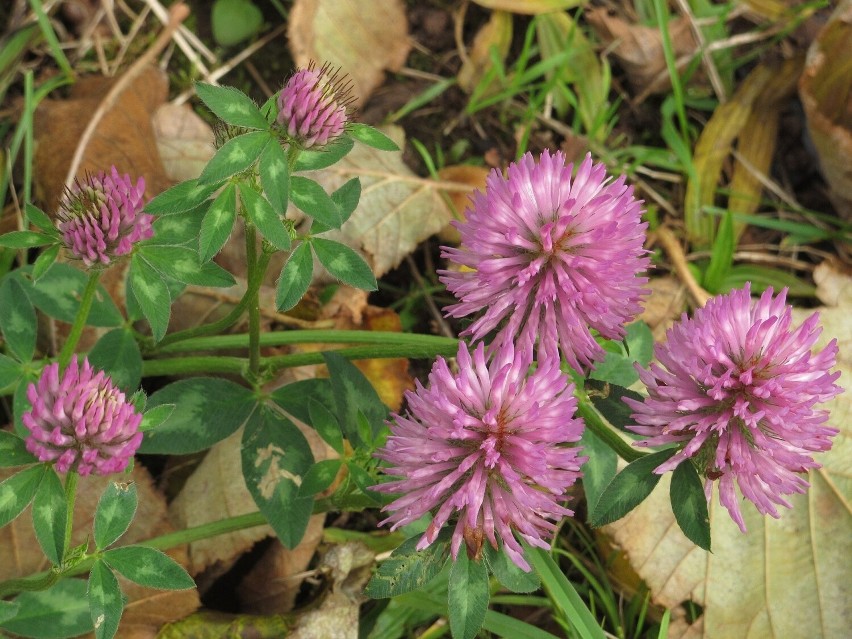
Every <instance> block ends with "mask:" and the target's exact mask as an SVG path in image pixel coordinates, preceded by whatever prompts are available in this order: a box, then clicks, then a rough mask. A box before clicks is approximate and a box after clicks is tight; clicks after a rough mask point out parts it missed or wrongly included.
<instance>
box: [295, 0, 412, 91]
mask: <svg viewBox="0 0 852 639" xmlns="http://www.w3.org/2000/svg"><path fill="white" fill-rule="evenodd" d="M287 36H288V38H289V41H290V51H292V53H293V58H294V59H295V60H296V63H297V64H298V65H299V66H306V65H307V64H308V63H309V62H311V61H314V62H319V63H322V62H330V63H331V64H333V65H334V66H339V67H341V68H342V70H343V71H344V72H345V73H347V74H349V77H350V78H351V79H352V94H353V97H354V98H355V103H356V104H363V103H364V102H366V100H367V98H369V97H370V94H372V92H373V90H374V89H375V88H376V87H377V86H379V85H380V84H381V83H382V81H383V80H384V77H385V69H389V70H391V71H397V70H399V68H400V67H401V66H402V65H403V64H404V63H405V59H406V58H407V57H408V52H409V50H410V49H411V42H410V41H409V39H408V21H407V20H406V17H405V7H404V5H403V3H402V0H370V2H352V1H351V0H296V3H295V4H294V5H293V8H292V9H291V10H290V19H289V24H288V28H287Z"/></svg>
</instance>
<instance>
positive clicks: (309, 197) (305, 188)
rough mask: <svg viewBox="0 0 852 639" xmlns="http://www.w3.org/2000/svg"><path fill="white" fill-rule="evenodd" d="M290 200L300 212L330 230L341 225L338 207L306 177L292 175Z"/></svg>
mask: <svg viewBox="0 0 852 639" xmlns="http://www.w3.org/2000/svg"><path fill="white" fill-rule="evenodd" d="M290 199H291V201H292V202H293V204H295V205H296V208H298V209H299V210H300V211H303V212H304V213H305V214H306V215H309V216H311V217H312V218H314V219H315V220H317V221H319V222H322V223H323V224H325V225H326V226H328V227H329V228H332V229H339V228H340V225H341V224H343V216H342V215H341V212H340V207H339V206H337V204H336V203H335V202H334V200H332V199H331V197H329V195H328V193H326V192H325V190H323V188H322V187H321V186H320V185H319V184H317V183H316V182H314V181H313V180H309V179H308V178H306V177H301V176H299V175H294V176H292V177H291V178H290Z"/></svg>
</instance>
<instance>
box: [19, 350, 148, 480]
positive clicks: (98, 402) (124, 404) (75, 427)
mask: <svg viewBox="0 0 852 639" xmlns="http://www.w3.org/2000/svg"><path fill="white" fill-rule="evenodd" d="M27 399H28V400H29V401H30V404H31V405H32V408H31V409H30V410H28V411H27V412H25V413H24V414H23V416H22V421H23V424H24V426H25V427H26V428H27V429H28V430H29V431H30V434H29V436H28V437H27V438H26V447H27V450H28V451H30V452H31V453H32V454H33V455H35V456H36V457H38V458H39V460H40V461H53V462H55V467H56V470H58V471H59V472H63V473H65V472H68V471H69V470H72V469H74V470H76V471H77V472H78V473H80V474H81V475H89V474H91V473H95V474H96V475H109V474H112V473H117V472H121V471H122V470H124V469H125V468H126V467H127V464H128V463H129V462H130V459H131V458H132V457H133V455H134V453H135V452H136V450H137V449H138V448H139V445H140V444H141V443H142V433H141V432H140V431H139V424H140V423H141V421H142V414H141V413H139V412H137V410H136V408H135V407H134V406H133V404H131V403H130V402H128V401H127V400H126V399H125V397H124V393H122V392H121V391H119V390H118V389H117V388H116V387H115V386H114V385H113V383H112V381H111V380H110V378H109V377H108V376H107V375H106V374H105V373H104V372H103V371H97V372H95V370H94V369H93V368H92V367H91V365H90V364H89V362H88V360H85V359H84V360H83V365H82V366H79V365H78V362H77V357H76V356H74V358H73V359H72V360H71V363H70V364H69V365H68V367H67V368H66V369H65V371H64V372H63V373H62V374H61V375H60V372H59V364H58V363H53V364H50V365H48V366H46V367H45V369H44V371H42V374H41V377H40V378H39V380H38V382H37V383H35V384H30V385H29V387H28V388H27Z"/></svg>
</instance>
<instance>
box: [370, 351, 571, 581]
mask: <svg viewBox="0 0 852 639" xmlns="http://www.w3.org/2000/svg"><path fill="white" fill-rule="evenodd" d="M531 362H532V349H520V350H519V351H517V352H516V351H515V349H514V347H513V346H512V343H511V342H508V341H507V342H506V343H505V344H504V345H503V346H502V347H501V348H500V350H498V351H496V352H494V353H493V357H492V359H491V361H490V363H487V362H486V359H485V349H484V347H483V345H482V344H479V345H478V346H477V348H476V350H475V351H474V353H473V356H472V357H471V354H470V352H469V351H468V347H467V345H466V344H464V343H461V344H460V345H459V350H458V369H459V372H458V373H455V374H454V373H452V372H451V371H450V369H449V367H448V365H447V362H446V360H444V359H443V358H438V360H437V361H436V362H435V365H434V366H433V368H432V372H431V373H430V375H429V387H428V388H424V387H423V385H422V384H420V383H419V382H418V383H417V389H416V392H408V393H407V395H406V397H407V400H408V408H409V411H410V412H409V414H408V415H407V416H405V417H403V416H400V415H396V414H394V415H393V418H394V421H393V422H391V423H390V428H391V435H390V437H389V438H388V441H387V444H386V445H385V447H384V448H383V449H382V450H380V451H378V452H377V453H376V456H377V457H379V458H380V459H383V460H385V461H387V462H388V463H389V464H390V467H389V468H386V469H385V472H386V473H387V474H389V475H393V476H396V477H400V479H399V480H397V481H392V482H389V483H386V484H381V485H380V486H377V487H375V488H374V490H378V491H382V492H386V493H402V496H401V497H399V498H398V499H397V500H395V501H394V502H392V503H391V504H388V505H387V506H385V508H384V510H386V511H391V513H392V514H391V515H390V516H389V517H388V518H387V519H386V520H385V521H383V522H381V523H382V524H386V523H391V524H393V526H392V529H396V528H399V527H400V526H404V525H406V524H410V523H411V522H413V521H416V520H417V519H419V518H420V517H422V516H423V515H425V514H426V513H428V512H432V514H433V518H432V523H431V524H430V525H429V528H428V529H427V531H426V533H425V534H424V535H423V537H422V539H421V540H420V542H419V544H418V545H417V548H418V550H421V549H423V548H425V547H427V546H429V545H430V544H431V543H432V542H434V541H435V539H436V537H437V536H438V532H439V531H440V530H441V528H442V527H443V526H444V525H445V524H446V523H447V521H448V520H449V519H450V516H451V515H452V514H453V513H454V512H458V521H457V522H456V524H455V530H454V532H453V536H452V545H451V549H452V555H453V558H455V557H457V556H458V552H459V548H460V547H461V544H462V541H464V542H465V543H466V544H467V549H468V555H469V556H472V557H473V556H478V554H479V551H480V550H481V547H482V543H483V541H484V540H485V539H487V540H488V541H489V542H490V543H491V545H492V546H493V547H494V548H497V547H498V541H497V540H498V538H499V539H500V540H501V541H502V545H503V549H504V550H505V551H506V553H507V555H508V556H509V558H511V559H512V561H513V562H515V564H517V565H518V566H520V567H521V568H523V569H524V570H527V571H529V570H530V566H529V564H528V563H527V562H526V560H525V559H524V557H523V549H522V547H521V545H520V544H519V543H518V540H517V539H516V538H515V535H516V534H517V535H518V536H520V537H521V538H522V539H524V540H526V541H527V542H528V543H530V544H532V545H533V546H539V547H541V548H548V547H549V546H548V544H547V540H549V539H550V538H551V537H552V536H553V533H554V531H555V530H556V523H557V522H558V521H559V520H560V519H561V518H562V517H564V516H566V515H572V514H573V513H572V511H571V510H569V509H567V508H565V507H564V506H562V504H561V502H563V501H564V500H565V499H566V496H565V491H566V489H567V488H568V487H569V486H571V485H572V484H573V483H574V482H575V481H576V480H577V478H578V477H579V476H580V466H581V464H582V463H583V462H584V461H585V459H584V458H580V457H578V452H579V449H578V448H575V447H568V446H565V444H566V443H567V442H576V441H577V440H579V439H580V435H581V434H582V431H583V422H582V421H581V420H579V419H575V418H574V411H575V409H576V408H577V401H576V399H575V397H574V394H573V393H574V386H573V384H569V383H568V377H567V376H566V375H564V374H563V373H562V372H561V371H560V370H559V361H558V359H557V358H546V359H544V360H543V361H541V362H539V365H538V368H537V370H535V372H533V373H529V368H530V364H531Z"/></svg>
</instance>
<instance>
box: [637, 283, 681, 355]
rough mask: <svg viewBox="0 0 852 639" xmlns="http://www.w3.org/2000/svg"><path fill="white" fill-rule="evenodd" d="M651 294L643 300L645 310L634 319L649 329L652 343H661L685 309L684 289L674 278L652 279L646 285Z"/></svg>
mask: <svg viewBox="0 0 852 639" xmlns="http://www.w3.org/2000/svg"><path fill="white" fill-rule="evenodd" d="M647 288H648V289H650V291H651V293H650V295H648V297H647V298H646V300H645V308H644V309H643V310H642V313H641V314H640V315H639V317H637V318H636V319H638V320H642V321H643V322H645V323H646V324H647V325H648V326H650V327H651V332H652V333H653V335H654V341H657V342H659V341H662V340H663V339H664V338H665V336H666V331H667V330H669V328H670V327H671V325H672V324H674V323H675V321H676V320H677V319H678V318H679V317H680V316H681V314H682V313H683V311H684V309H685V308H686V300H687V295H686V287H685V286H684V285H683V284H681V282H680V280H678V279H677V278H676V277H672V276H670V275H667V276H665V277H654V278H651V280H650V281H649V282H648V284H647Z"/></svg>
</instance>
